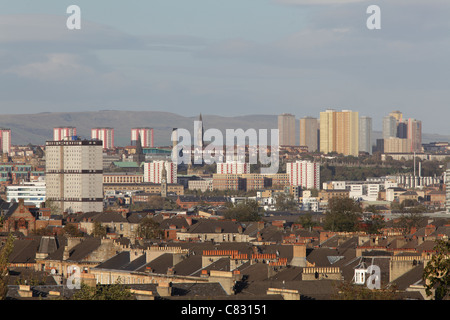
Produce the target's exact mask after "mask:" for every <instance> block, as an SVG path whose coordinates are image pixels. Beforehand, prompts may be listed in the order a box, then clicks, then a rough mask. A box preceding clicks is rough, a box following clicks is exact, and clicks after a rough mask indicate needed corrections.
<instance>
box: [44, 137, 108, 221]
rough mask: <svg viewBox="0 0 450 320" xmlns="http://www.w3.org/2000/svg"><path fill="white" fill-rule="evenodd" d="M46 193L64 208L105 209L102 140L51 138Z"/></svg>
mask: <svg viewBox="0 0 450 320" xmlns="http://www.w3.org/2000/svg"><path fill="white" fill-rule="evenodd" d="M45 153H46V173H45V181H46V197H47V199H48V200H51V201H52V202H54V204H55V205H57V206H58V207H59V208H60V210H62V211H64V212H72V213H74V212H91V211H95V212H101V211H103V183H102V180H103V157H102V156H103V147H102V142H101V141H98V140H75V141H47V142H46V147H45Z"/></svg>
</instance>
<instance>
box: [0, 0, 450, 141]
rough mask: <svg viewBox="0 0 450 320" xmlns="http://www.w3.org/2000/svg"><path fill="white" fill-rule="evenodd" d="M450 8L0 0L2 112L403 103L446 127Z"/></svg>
mask: <svg viewBox="0 0 450 320" xmlns="http://www.w3.org/2000/svg"><path fill="white" fill-rule="evenodd" d="M70 5H77V6H79V8H80V10H81V29H80V30H69V29H68V28H67V26H66V21H67V19H68V18H70V15H71V14H70V13H67V11H66V10H67V8H68V7H69V6H70ZM370 5H378V6H379V7H380V9H381V29H379V30H370V29H368V28H367V25H366V21H367V19H368V18H369V17H370V15H371V14H368V13H367V8H368V7H369V6H370ZM449 13H450V2H449V1H448V0H427V1H423V0H421V1H418V0H389V1H387V0H386V1H385V0H378V1H376V0H370V1H367V0H221V1H219V0H189V1H186V0H139V1H138V0H129V1H115V0H114V1H111V0H108V1H106V0H95V1H92V0H88V1H81V0H70V1H66V0H40V1H36V0H0V116H1V114H25V113H40V112H57V111H70V112H79V111H91V110H133V111H141V110H155V111H169V112H173V113H177V114H180V115H183V116H196V115H198V114H199V113H203V114H216V115H222V116H239V115H251V114H272V115H276V114H280V113H285V112H287V113H292V114H294V115H296V117H297V118H302V117H305V116H313V117H319V113H320V112H321V111H324V110H326V109H330V108H331V109H336V110H342V109H350V110H353V111H358V112H359V114H360V115H361V116H370V117H372V118H373V126H374V130H381V121H382V117H383V116H385V115H387V114H388V113H389V112H391V111H394V110H400V111H402V112H403V114H404V117H406V118H409V117H411V118H416V119H419V120H422V122H423V123H422V127H423V132H426V133H438V134H445V135H448V134H450V132H449V129H448V125H447V122H448V120H447V119H448V118H449V116H450V109H449V107H448V106H449V100H450V90H449V88H448V87H449V82H448V76H449V74H450V72H449V71H450V70H449V69H450V62H449V60H450V59H449V58H448V57H450V37H449V35H450V19H448V17H449Z"/></svg>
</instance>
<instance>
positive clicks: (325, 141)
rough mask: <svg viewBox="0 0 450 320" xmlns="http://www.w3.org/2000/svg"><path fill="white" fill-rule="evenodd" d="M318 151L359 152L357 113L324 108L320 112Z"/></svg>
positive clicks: (346, 154)
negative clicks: (324, 109)
mask: <svg viewBox="0 0 450 320" xmlns="http://www.w3.org/2000/svg"><path fill="white" fill-rule="evenodd" d="M320 152H322V153H331V152H337V153H339V154H343V155H345V156H348V155H352V156H358V154H359V113H358V112H357V111H351V110H342V111H339V112H338V111H335V110H331V109H329V110H326V111H324V112H321V113H320Z"/></svg>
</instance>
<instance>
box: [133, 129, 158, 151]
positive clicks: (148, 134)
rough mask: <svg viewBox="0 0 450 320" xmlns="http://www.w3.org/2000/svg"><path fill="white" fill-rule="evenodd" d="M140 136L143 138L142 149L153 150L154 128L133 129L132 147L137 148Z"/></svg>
mask: <svg viewBox="0 0 450 320" xmlns="http://www.w3.org/2000/svg"><path fill="white" fill-rule="evenodd" d="M139 136H140V137H141V146H142V148H153V147H154V139H153V128H133V129H131V145H132V146H135V145H136V143H137V141H138V138H139Z"/></svg>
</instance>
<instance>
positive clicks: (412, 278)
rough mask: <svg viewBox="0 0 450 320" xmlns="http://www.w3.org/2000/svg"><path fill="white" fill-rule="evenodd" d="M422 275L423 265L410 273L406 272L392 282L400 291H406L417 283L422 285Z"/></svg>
mask: <svg viewBox="0 0 450 320" xmlns="http://www.w3.org/2000/svg"><path fill="white" fill-rule="evenodd" d="M422 275H423V265H422V264H418V265H417V266H415V267H414V268H413V269H411V270H410V271H408V272H406V273H405V274H403V275H402V276H400V277H398V278H397V279H395V280H394V281H392V284H395V285H396V286H397V289H398V290H406V289H407V288H408V287H409V286H411V285H413V284H415V283H421V282H422Z"/></svg>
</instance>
